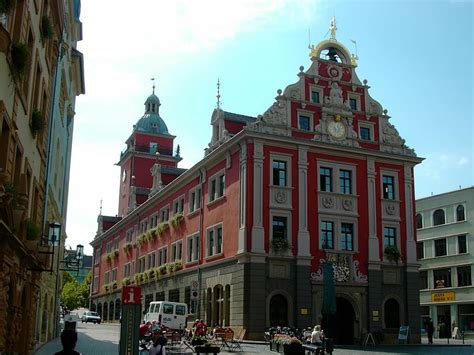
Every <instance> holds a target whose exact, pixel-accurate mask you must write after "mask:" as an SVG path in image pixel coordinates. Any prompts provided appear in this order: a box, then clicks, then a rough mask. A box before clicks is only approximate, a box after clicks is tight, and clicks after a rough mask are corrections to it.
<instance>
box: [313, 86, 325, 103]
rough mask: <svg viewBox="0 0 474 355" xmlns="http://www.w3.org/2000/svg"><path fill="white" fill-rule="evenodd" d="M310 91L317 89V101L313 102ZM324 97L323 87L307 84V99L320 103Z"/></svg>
mask: <svg viewBox="0 0 474 355" xmlns="http://www.w3.org/2000/svg"><path fill="white" fill-rule="evenodd" d="M312 91H317V92H318V93H319V102H313V98H312V95H311V92H312ZM323 98H324V91H323V87H321V86H318V85H314V84H313V85H311V84H310V85H309V101H310V102H311V103H313V104H316V105H321V101H322V100H323Z"/></svg>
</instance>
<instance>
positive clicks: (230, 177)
mask: <svg viewBox="0 0 474 355" xmlns="http://www.w3.org/2000/svg"><path fill="white" fill-rule="evenodd" d="M310 49H311V53H310V57H311V62H312V63H311V66H310V68H309V69H308V70H307V71H304V69H303V67H300V71H299V73H298V78H299V79H298V81H297V82H296V83H294V84H291V85H289V86H288V87H287V88H286V89H285V90H284V91H283V92H282V91H281V90H278V95H277V97H276V98H275V102H274V103H273V104H272V105H271V106H270V107H269V109H268V110H267V111H266V112H265V113H264V114H263V115H259V116H258V117H249V116H242V115H239V114H234V113H230V112H226V111H223V110H221V109H220V108H219V106H218V108H217V109H215V110H214V112H213V114H212V117H211V125H212V138H211V141H210V144H209V147H208V148H207V149H206V151H205V156H204V158H203V159H202V160H201V161H199V162H198V163H197V164H195V165H194V166H193V167H192V168H190V169H187V170H185V169H179V168H178V167H177V165H178V163H179V161H180V159H181V158H180V154H179V146H178V149H176V150H175V149H174V145H173V142H174V138H175V136H173V135H171V134H170V133H169V132H168V129H167V127H166V124H165V122H164V121H163V119H162V118H161V117H160V115H159V108H160V104H161V103H160V100H159V99H158V97H157V96H155V94H154V93H153V94H152V95H151V96H150V97H148V99H147V100H146V102H145V114H144V116H143V117H142V118H140V119H139V121H138V122H137V124H136V125H135V126H134V127H133V132H132V134H131V136H130V137H129V138H128V140H127V141H126V144H127V148H126V150H125V151H123V152H122V154H121V156H120V160H119V162H118V165H119V166H120V167H121V180H120V192H119V193H120V199H119V210H118V216H117V217H109V216H103V215H100V216H99V218H98V224H99V226H98V232H97V235H96V236H95V238H94V240H93V241H92V242H91V245H92V246H93V248H94V260H95V261H94V266H93V285H92V309H95V310H97V311H98V312H99V313H101V315H102V318H103V319H104V321H107V320H118V318H119V314H120V297H121V288H122V286H123V285H128V284H134V285H140V286H141V288H142V295H143V299H142V305H143V307H146V306H147V305H148V304H149V302H151V301H154V300H170V301H179V302H186V303H188V304H189V306H190V310H191V313H192V314H193V315H194V316H195V317H197V318H202V319H204V320H205V321H206V322H207V323H208V324H209V325H215V324H220V325H223V326H231V327H235V328H244V329H245V330H246V332H245V334H246V335H245V337H246V338H249V339H261V338H262V337H263V332H264V329H265V328H266V327H268V326H273V325H289V326H295V327H308V326H314V325H315V324H320V323H321V320H322V319H321V307H322V300H323V285H324V283H323V281H324V280H323V273H322V265H323V264H324V263H327V262H331V263H332V264H333V269H334V281H335V292H336V305H337V314H336V321H337V334H336V336H335V343H336V344H347V343H352V342H353V341H354V340H363V338H364V336H365V334H367V333H368V332H372V333H374V332H379V331H381V332H383V333H384V334H385V340H386V341H387V340H390V339H393V340H394V339H396V336H397V334H398V328H399V326H400V325H408V326H410V333H411V336H410V340H411V341H413V342H419V341H420V333H419V329H420V326H419V322H420V320H419V282H418V263H417V256H416V255H417V254H416V237H415V228H414V213H415V204H414V183H413V169H414V166H415V165H416V164H418V163H420V162H421V160H422V159H421V158H418V157H417V156H416V154H415V153H414V151H413V150H412V149H410V148H408V147H407V146H406V145H405V141H404V140H403V139H402V138H401V137H400V136H399V134H398V132H397V130H396V128H395V127H394V126H393V125H392V124H391V123H390V120H389V119H390V117H389V116H388V115H387V111H386V110H383V109H382V106H381V105H380V104H379V103H378V102H377V101H375V100H374V99H373V98H372V97H371V96H370V95H369V92H368V89H369V86H368V85H367V81H366V80H364V82H361V81H360V80H359V78H358V77H357V75H356V72H355V69H356V67H357V63H356V61H355V59H356V58H355V57H354V56H353V55H352V57H351V55H350V53H349V51H348V50H347V49H346V48H345V47H344V46H343V45H342V44H341V43H340V42H338V41H337V40H336V39H335V36H332V38H331V39H328V40H324V41H322V42H321V43H319V44H318V45H317V46H311V47H310ZM386 247H390V248H388V249H386ZM386 250H387V252H385V251H386ZM390 251H391V252H390ZM398 252H399V255H397V254H398ZM192 291H193V292H192ZM195 291H197V292H195Z"/></svg>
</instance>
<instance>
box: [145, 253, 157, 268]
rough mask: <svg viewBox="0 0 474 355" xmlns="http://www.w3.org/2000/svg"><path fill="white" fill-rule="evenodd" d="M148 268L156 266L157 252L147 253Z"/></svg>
mask: <svg viewBox="0 0 474 355" xmlns="http://www.w3.org/2000/svg"><path fill="white" fill-rule="evenodd" d="M146 266H147V269H151V268H154V267H155V253H148V254H147V265H146Z"/></svg>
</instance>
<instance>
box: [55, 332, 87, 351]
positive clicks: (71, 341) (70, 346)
mask: <svg viewBox="0 0 474 355" xmlns="http://www.w3.org/2000/svg"><path fill="white" fill-rule="evenodd" d="M76 343H77V333H76V331H75V330H72V329H64V330H63V331H62V333H61V344H62V346H63V350H61V351H58V352H57V353H55V355H81V353H79V352H77V351H76V350H74V348H75V347H76Z"/></svg>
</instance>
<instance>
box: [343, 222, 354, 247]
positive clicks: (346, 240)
mask: <svg viewBox="0 0 474 355" xmlns="http://www.w3.org/2000/svg"><path fill="white" fill-rule="evenodd" d="M341 250H354V226H353V225H352V224H350V223H342V224H341Z"/></svg>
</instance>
